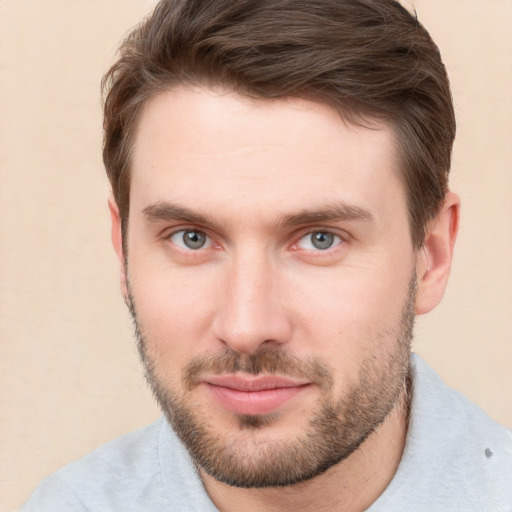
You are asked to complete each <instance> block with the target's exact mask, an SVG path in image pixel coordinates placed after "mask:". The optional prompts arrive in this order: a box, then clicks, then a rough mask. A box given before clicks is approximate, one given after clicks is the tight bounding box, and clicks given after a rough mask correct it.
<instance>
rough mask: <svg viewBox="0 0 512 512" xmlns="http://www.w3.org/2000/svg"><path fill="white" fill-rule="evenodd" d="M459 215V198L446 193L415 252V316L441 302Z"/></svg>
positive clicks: (448, 273) (426, 311)
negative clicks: (416, 257) (418, 248)
mask: <svg viewBox="0 0 512 512" xmlns="http://www.w3.org/2000/svg"><path fill="white" fill-rule="evenodd" d="M459 212H460V199H459V197H458V196H457V195H456V194H454V193H453V192H448V193H447V194H446V197H445V200H444V203H443V207H442V208H441V211H440V212H439V214H438V215H437V217H436V218H435V219H434V220H433V221H432V222H431V224H430V226H429V229H428V232H427V235H426V237H425V243H424V245H423V248H422V250H421V251H419V252H418V263H417V276H418V283H417V284H418V294H417V298H416V314H417V315H422V314H424V313H428V312H429V311H431V310H432V309H434V308H435V307H436V306H437V305H438V304H439V302H440V301H441V299H442V298H443V295H444V291H445V289H446V285H447V283H448V277H449V275H450V269H451V264H452V257H453V249H454V245H455V240H456V238H457V232H458V229H459Z"/></svg>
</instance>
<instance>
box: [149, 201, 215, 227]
mask: <svg viewBox="0 0 512 512" xmlns="http://www.w3.org/2000/svg"><path fill="white" fill-rule="evenodd" d="M142 213H143V214H144V217H146V219H148V220H150V221H166V220H175V221H179V222H188V223H190V224H208V225H210V226H217V225H218V223H216V222H213V221H212V219H210V218H209V217H207V216H206V215H202V214H201V213H198V212H195V211H192V210H190V209H189V208H185V207H183V206H178V205H176V204H172V203H168V202H166V201H159V202H158V203H155V204H152V205H150V206H147V207H146V208H144V210H142Z"/></svg>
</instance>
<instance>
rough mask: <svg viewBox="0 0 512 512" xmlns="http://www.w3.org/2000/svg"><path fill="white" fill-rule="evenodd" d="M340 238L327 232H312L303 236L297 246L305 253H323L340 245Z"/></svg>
mask: <svg viewBox="0 0 512 512" xmlns="http://www.w3.org/2000/svg"><path fill="white" fill-rule="evenodd" d="M341 241H342V240H341V238H340V237H339V236H338V235H335V234H334V233H330V232H329V231H313V232H312V233H308V234H307V235H306V236H303V237H302V238H301V239H300V240H299V243H298V244H297V246H298V247H299V248H300V249H304V250H306V251H325V250H327V249H330V248H331V247H333V246H335V245H338V244H339V243H341Z"/></svg>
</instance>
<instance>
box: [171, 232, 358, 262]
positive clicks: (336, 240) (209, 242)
mask: <svg viewBox="0 0 512 512" xmlns="http://www.w3.org/2000/svg"><path fill="white" fill-rule="evenodd" d="M186 233H196V234H200V235H204V237H205V242H204V244H203V245H201V246H199V247H197V248H192V247H186V246H185V242H184V241H183V239H182V241H180V239H178V240H173V239H174V238H175V237H176V236H177V235H179V236H181V237H184V236H185V234H186ZM315 234H322V235H328V236H330V237H332V239H333V241H332V244H331V245H330V246H328V247H325V248H324V249H322V248H319V247H316V248H315V247H312V248H307V247H306V248H305V247H300V243H301V241H302V240H304V239H307V237H312V236H313V235H315ZM347 238H348V236H346V235H341V234H340V233H338V232H336V230H332V229H327V228H326V229H320V228H319V229H313V230H309V231H307V232H302V233H300V235H299V236H298V237H296V238H295V240H296V241H295V242H293V243H292V244H291V245H289V246H288V247H289V249H291V250H292V251H303V252H305V253H306V254H308V255H312V256H313V255H314V256H318V257H321V256H327V255H329V254H331V253H332V251H334V250H336V248H338V247H339V246H340V245H343V244H344V243H346V242H347ZM165 240H167V241H169V242H171V243H172V244H173V245H174V246H176V247H177V248H178V249H179V250H181V251H183V252H187V253H189V254H190V255H192V254H194V253H196V254H197V255H199V253H202V250H206V249H211V248H215V249H220V248H222V246H221V245H220V244H218V243H216V242H215V241H214V239H213V237H211V236H210V235H209V234H208V233H207V232H206V231H205V230H202V229H197V228H193V227H190V228H187V227H184V228H180V229H176V230H174V231H173V232H172V233H170V234H167V235H166V236H165ZM310 241H311V238H310ZM319 242H320V243H321V242H322V241H321V240H319ZM313 244H314V243H313V242H312V241H311V245H313Z"/></svg>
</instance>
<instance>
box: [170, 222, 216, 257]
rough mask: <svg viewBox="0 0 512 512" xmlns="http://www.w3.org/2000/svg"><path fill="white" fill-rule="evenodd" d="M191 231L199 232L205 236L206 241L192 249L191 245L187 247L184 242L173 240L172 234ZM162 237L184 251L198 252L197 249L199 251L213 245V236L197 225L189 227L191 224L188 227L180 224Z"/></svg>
mask: <svg viewBox="0 0 512 512" xmlns="http://www.w3.org/2000/svg"><path fill="white" fill-rule="evenodd" d="M191 231H193V232H196V233H201V234H203V235H204V236H205V238H206V241H205V244H204V245H203V246H201V247H198V248H197V249H192V248H191V247H187V246H186V245H185V244H184V243H182V244H180V243H178V242H177V241H176V240H173V237H174V236H176V235H178V234H180V233H183V234H184V233H186V232H191ZM164 239H165V240H168V241H169V242H171V243H172V244H173V245H174V246H176V247H178V248H179V249H180V250H182V251H186V252H198V251H201V250H204V249H210V248H211V247H212V246H213V245H214V241H213V238H212V237H211V236H210V235H209V234H208V233H207V232H206V231H205V230H204V229H199V228H197V227H191V226H189V227H187V226H185V227H184V226H180V227H179V228H174V229H172V230H171V231H170V232H168V233H167V234H165V236H164Z"/></svg>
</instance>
